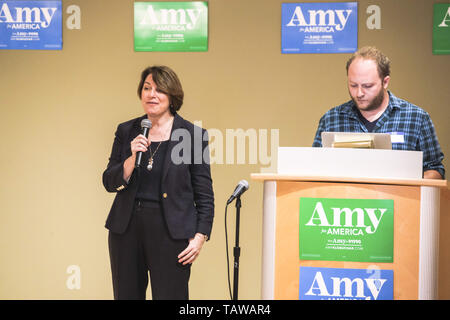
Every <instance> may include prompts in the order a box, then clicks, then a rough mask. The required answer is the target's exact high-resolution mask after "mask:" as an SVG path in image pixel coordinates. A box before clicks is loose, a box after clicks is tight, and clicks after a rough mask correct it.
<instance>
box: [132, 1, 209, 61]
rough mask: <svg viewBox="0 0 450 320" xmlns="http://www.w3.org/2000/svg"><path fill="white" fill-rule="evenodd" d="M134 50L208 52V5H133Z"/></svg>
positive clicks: (161, 3)
mask: <svg viewBox="0 0 450 320" xmlns="http://www.w3.org/2000/svg"><path fill="white" fill-rule="evenodd" d="M134 50H135V51H179V52H186V51H207V50H208V3H207V2H204V1H195V2H135V3H134Z"/></svg>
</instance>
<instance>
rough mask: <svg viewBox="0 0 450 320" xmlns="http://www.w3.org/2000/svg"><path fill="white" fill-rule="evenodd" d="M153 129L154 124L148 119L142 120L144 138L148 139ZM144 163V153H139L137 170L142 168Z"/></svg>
mask: <svg viewBox="0 0 450 320" xmlns="http://www.w3.org/2000/svg"><path fill="white" fill-rule="evenodd" d="M151 128H152V122H151V121H150V120H148V119H142V121H141V129H142V130H141V133H142V135H143V136H144V137H146V138H148V133H149V132H150V129H151ZM141 161H142V151H138V152H137V153H136V162H135V163H134V166H135V168H139V167H140V166H141Z"/></svg>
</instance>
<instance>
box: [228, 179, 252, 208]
mask: <svg viewBox="0 0 450 320" xmlns="http://www.w3.org/2000/svg"><path fill="white" fill-rule="evenodd" d="M247 190H248V182H247V180H241V181H239V183H238V185H237V186H236V188H235V189H234V191H233V194H232V195H231V197H230V198H229V199H228V201H227V205H229V204H230V203H231V202H233V200H234V199H236V198H237V197H240V196H241V194H243V193H244V192H245V191H247Z"/></svg>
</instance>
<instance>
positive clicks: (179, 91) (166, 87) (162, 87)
mask: <svg viewBox="0 0 450 320" xmlns="http://www.w3.org/2000/svg"><path fill="white" fill-rule="evenodd" d="M150 74H151V75H152V78H153V81H154V82H155V84H156V86H157V89H158V91H159V92H162V93H164V94H166V95H168V96H169V103H170V104H169V109H170V112H171V113H172V114H173V115H174V114H176V113H177V111H178V110H180V108H181V105H182V104H183V98H184V92H183V87H182V86H181V82H180V79H178V76H177V74H176V73H175V72H174V71H173V70H172V69H170V68H169V67H166V66H152V67H148V68H146V69H144V71H142V73H141V81H140V82H139V86H138V90H137V94H138V97H139V99H141V93H142V88H143V87H144V82H145V79H147V77H148V76H149V75H150Z"/></svg>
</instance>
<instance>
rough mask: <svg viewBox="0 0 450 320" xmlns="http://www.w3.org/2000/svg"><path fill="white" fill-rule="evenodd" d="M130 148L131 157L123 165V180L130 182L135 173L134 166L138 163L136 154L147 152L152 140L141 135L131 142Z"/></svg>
mask: <svg viewBox="0 0 450 320" xmlns="http://www.w3.org/2000/svg"><path fill="white" fill-rule="evenodd" d="M130 146H131V156H130V157H129V158H128V159H127V160H125V162H124V163H123V179H124V180H125V181H128V179H130V177H131V174H132V173H133V170H134V164H135V162H136V153H137V152H139V151H142V152H146V151H147V150H148V147H149V146H150V140H149V139H147V138H146V137H145V136H144V135H142V134H140V135H138V136H137V137H136V138H134V139H133V140H132V141H131V143H130Z"/></svg>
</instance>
